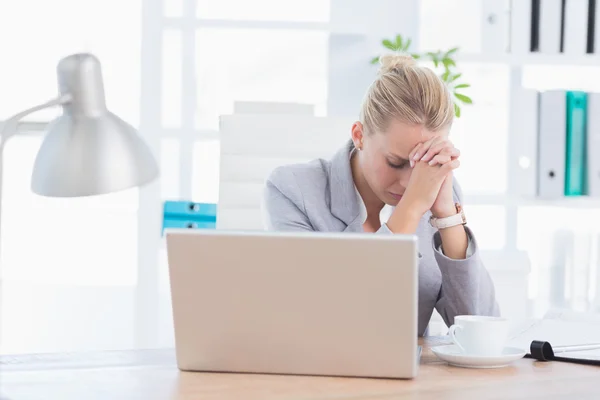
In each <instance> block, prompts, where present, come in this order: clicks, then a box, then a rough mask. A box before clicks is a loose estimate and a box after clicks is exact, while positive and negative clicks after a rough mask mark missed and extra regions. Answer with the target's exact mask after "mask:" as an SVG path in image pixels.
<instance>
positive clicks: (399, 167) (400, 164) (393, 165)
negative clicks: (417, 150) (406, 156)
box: [387, 161, 409, 169]
mask: <svg viewBox="0 0 600 400" xmlns="http://www.w3.org/2000/svg"><path fill="white" fill-rule="evenodd" d="M387 163H388V165H389V166H390V167H391V168H394V169H402V168H405V167H407V166H408V165H409V164H408V161H402V162H400V163H397V164H396V163H392V162H390V161H388V162H387Z"/></svg>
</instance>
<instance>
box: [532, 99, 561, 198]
mask: <svg viewBox="0 0 600 400" xmlns="http://www.w3.org/2000/svg"><path fill="white" fill-rule="evenodd" d="M566 108H567V104H566V94H565V91H564V90H549V91H545V92H541V93H540V107H539V130H538V152H537V153H538V168H537V172H538V179H537V194H538V196H539V197H541V198H546V199H556V198H561V197H563V196H564V193H565V163H566V157H565V156H566V134H565V127H566V125H567V121H566Z"/></svg>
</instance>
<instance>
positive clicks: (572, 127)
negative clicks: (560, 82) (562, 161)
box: [565, 91, 587, 196]
mask: <svg viewBox="0 0 600 400" xmlns="http://www.w3.org/2000/svg"><path fill="white" fill-rule="evenodd" d="M586 113H587V94H586V93H585V92H578V91H569V92H567V154H566V156H567V157H566V165H565V196H582V195H585V194H587V189H586V158H587V157H586V119H587V117H586Z"/></svg>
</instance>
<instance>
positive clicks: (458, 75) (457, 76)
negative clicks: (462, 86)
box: [448, 74, 462, 83]
mask: <svg viewBox="0 0 600 400" xmlns="http://www.w3.org/2000/svg"><path fill="white" fill-rule="evenodd" d="M461 76H462V74H456V75H453V76H451V77H450V79H449V80H448V83H450V82H454V81H455V80H457V79H458V78H460V77H461Z"/></svg>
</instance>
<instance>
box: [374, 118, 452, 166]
mask: <svg viewBox="0 0 600 400" xmlns="http://www.w3.org/2000/svg"><path fill="white" fill-rule="evenodd" d="M447 135H448V129H442V130H440V131H437V132H433V131H430V130H428V129H427V128H425V126H423V125H414V124H407V123H405V122H401V121H397V120H394V121H392V123H390V125H389V126H388V129H387V130H386V132H385V133H384V134H383V135H381V134H380V135H377V136H380V140H382V142H381V144H382V145H383V147H384V150H386V151H388V152H390V153H393V154H396V155H398V156H401V157H404V158H405V157H406V156H408V153H410V152H411V150H412V149H413V148H414V147H415V146H416V145H417V144H419V143H422V142H426V141H427V140H429V139H431V138H433V137H434V136H447Z"/></svg>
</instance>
